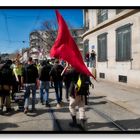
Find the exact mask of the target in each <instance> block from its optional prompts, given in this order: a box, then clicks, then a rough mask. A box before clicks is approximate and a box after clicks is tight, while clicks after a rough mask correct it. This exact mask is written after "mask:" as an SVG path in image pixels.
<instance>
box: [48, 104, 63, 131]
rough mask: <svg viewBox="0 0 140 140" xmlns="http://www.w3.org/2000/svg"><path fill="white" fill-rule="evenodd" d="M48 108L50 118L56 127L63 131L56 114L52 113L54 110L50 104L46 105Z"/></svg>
mask: <svg viewBox="0 0 140 140" xmlns="http://www.w3.org/2000/svg"><path fill="white" fill-rule="evenodd" d="M48 108H49V112H50V115H51V118H52V120H53V122H54V125H55V126H56V127H57V129H58V131H60V132H62V131H64V130H63V129H62V127H61V125H60V123H59V120H58V119H57V117H56V115H55V113H54V110H53V109H52V108H51V106H50V105H49V106H48Z"/></svg>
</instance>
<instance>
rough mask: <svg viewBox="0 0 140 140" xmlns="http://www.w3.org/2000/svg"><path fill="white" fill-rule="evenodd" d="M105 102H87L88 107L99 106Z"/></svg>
mask: <svg viewBox="0 0 140 140" xmlns="http://www.w3.org/2000/svg"><path fill="white" fill-rule="evenodd" d="M106 103H107V102H106V101H99V102H88V105H99V104H106Z"/></svg>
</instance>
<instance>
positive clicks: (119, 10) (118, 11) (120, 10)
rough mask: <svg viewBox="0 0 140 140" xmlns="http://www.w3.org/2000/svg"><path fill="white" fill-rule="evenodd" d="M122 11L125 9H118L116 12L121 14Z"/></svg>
mask: <svg viewBox="0 0 140 140" xmlns="http://www.w3.org/2000/svg"><path fill="white" fill-rule="evenodd" d="M122 11H124V9H116V14H119V13H120V12H122Z"/></svg>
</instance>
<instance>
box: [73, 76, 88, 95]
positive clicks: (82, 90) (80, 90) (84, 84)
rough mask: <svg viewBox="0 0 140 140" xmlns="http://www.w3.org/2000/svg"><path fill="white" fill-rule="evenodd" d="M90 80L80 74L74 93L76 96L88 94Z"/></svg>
mask: <svg viewBox="0 0 140 140" xmlns="http://www.w3.org/2000/svg"><path fill="white" fill-rule="evenodd" d="M89 85H90V79H89V77H88V76H86V75H83V74H80V75H79V77H78V81H77V83H76V92H77V94H78V95H86V96H88V95H89V94H90V93H89Z"/></svg>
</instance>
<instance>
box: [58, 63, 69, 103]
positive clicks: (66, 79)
mask: <svg viewBox="0 0 140 140" xmlns="http://www.w3.org/2000/svg"><path fill="white" fill-rule="evenodd" d="M71 68H72V67H71V65H70V64H68V66H67V69H64V70H63V72H62V74H61V75H63V81H64V83H65V91H66V95H65V98H66V100H67V101H69V88H70V83H71V77H70V76H71V75H70V73H71Z"/></svg>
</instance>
